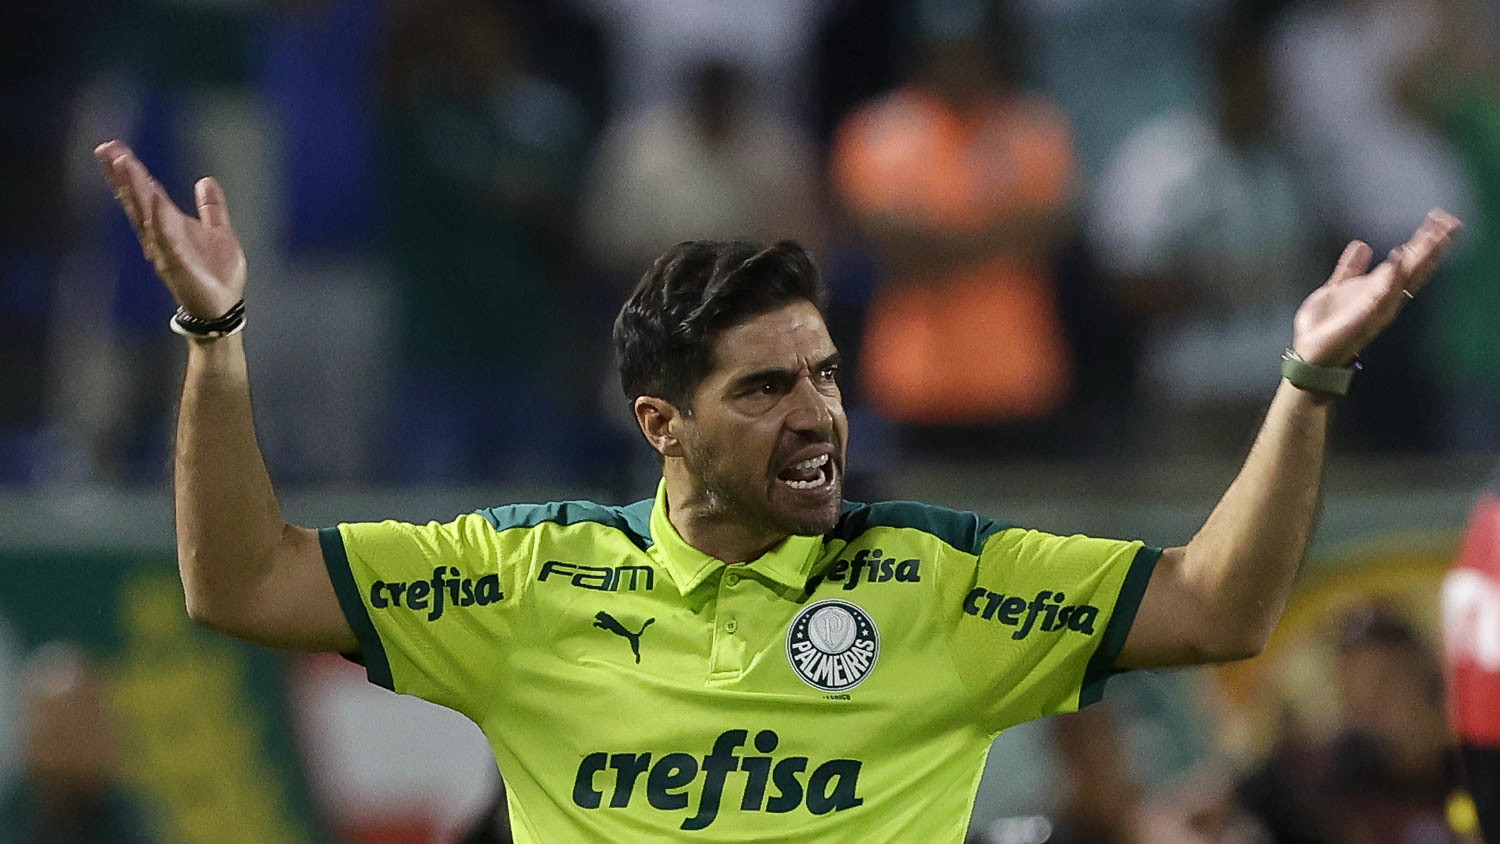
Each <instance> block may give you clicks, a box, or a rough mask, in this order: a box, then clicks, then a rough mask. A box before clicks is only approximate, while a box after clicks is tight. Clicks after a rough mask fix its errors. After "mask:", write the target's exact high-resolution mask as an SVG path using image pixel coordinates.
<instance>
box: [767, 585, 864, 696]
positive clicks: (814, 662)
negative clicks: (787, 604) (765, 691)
mask: <svg viewBox="0 0 1500 844" xmlns="http://www.w3.org/2000/svg"><path fill="white" fill-rule="evenodd" d="M879 656H880V632H879V631H878V630H876V629H875V621H874V619H872V618H870V615H869V613H866V612H865V611H864V610H862V609H860V608H859V607H858V606H856V605H854V604H852V603H850V602H848V601H844V600H840V599H837V598H829V599H826V600H822V601H816V602H814V603H811V604H808V605H807V606H806V607H803V608H802V611H801V612H799V613H797V615H796V617H795V618H793V619H792V624H791V626H790V627H789V628H787V632H786V658H787V661H788V662H790V663H791V665H792V670H793V671H795V672H797V676H798V677H801V678H802V682H804V683H806V684H808V685H809V686H812V687H813V688H815V689H818V690H820V691H825V692H843V691H848V690H849V689H852V688H854V687H855V686H858V685H859V684H860V683H862V682H864V679H865V678H866V677H868V676H870V671H871V670H873V669H874V668H875V660H876V658H878V657H879Z"/></svg>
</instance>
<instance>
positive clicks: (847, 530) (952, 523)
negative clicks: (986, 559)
mask: <svg viewBox="0 0 1500 844" xmlns="http://www.w3.org/2000/svg"><path fill="white" fill-rule="evenodd" d="M877 527H891V528H914V529H916V530H920V531H923V532H925V533H930V534H932V535H933V536H936V537H937V538H939V539H941V540H943V541H944V542H946V543H948V544H949V545H952V546H953V547H954V548H957V549H958V550H960V551H963V552H965V553H969V554H978V553H979V551H980V549H982V548H984V543H985V542H987V541H989V538H990V537H991V536H994V535H995V534H996V533H999V532H1000V531H1002V530H1004V529H1005V528H1007V527H1009V525H1002V524H1000V523H998V522H995V521H994V520H992V519H987V518H985V517H984V516H981V515H979V514H978V513H971V512H969V511H967V510H950V509H948V508H947V507H935V506H933V505H931V504H923V503H922V502H920V501H880V502H876V503H874V504H856V503H853V502H845V504H844V514H843V515H842V516H841V517H839V521H838V524H836V525H834V526H833V530H831V531H829V532H828V533H827V534H825V535H824V536H825V538H826V539H842V540H844V541H846V542H848V541H852V540H853V539H854V538H855V537H857V536H859V535H860V534H862V533H864V532H865V531H867V530H870V529H871V528H877Z"/></svg>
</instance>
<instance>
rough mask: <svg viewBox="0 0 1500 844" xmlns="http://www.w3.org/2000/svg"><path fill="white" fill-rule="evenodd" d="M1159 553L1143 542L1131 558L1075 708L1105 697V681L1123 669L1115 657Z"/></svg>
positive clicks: (1124, 638)
mask: <svg viewBox="0 0 1500 844" xmlns="http://www.w3.org/2000/svg"><path fill="white" fill-rule="evenodd" d="M1160 557H1161V549H1160V548H1156V547H1154V546H1151V545H1143V546H1141V547H1140V548H1139V549H1137V550H1136V552H1135V559H1133V560H1131V561H1130V570H1129V571H1127V572H1126V573H1125V582H1124V583H1122V584H1120V594H1119V596H1118V597H1117V598H1116V599H1115V609H1114V612H1113V613H1111V614H1110V617H1109V625H1108V626H1107V627H1105V628H1104V635H1103V636H1101V637H1100V639H1099V648H1098V649H1097V650H1095V651H1094V656H1093V657H1092V658H1091V659H1089V664H1088V667H1087V668H1085V669H1084V672H1083V686H1082V688H1080V689H1079V691H1078V708H1079V709H1082V708H1083V707H1085V706H1088V705H1089V704H1093V703H1098V702H1099V701H1100V700H1102V699H1103V698H1104V683H1105V681H1107V680H1108V679H1109V678H1110V677H1113V676H1114V675H1116V674H1119V673H1121V672H1122V670H1121V669H1117V668H1115V659H1116V658H1117V657H1119V655H1120V651H1122V650H1124V649H1125V640H1126V639H1127V638H1129V636H1130V626H1131V625H1132V624H1134V623H1135V614H1136V611H1137V610H1139V609H1140V608H1141V598H1143V597H1145V595H1146V584H1148V583H1150V582H1151V571H1152V570H1153V569H1155V568H1156V561H1157V560H1158V559H1159V558H1160Z"/></svg>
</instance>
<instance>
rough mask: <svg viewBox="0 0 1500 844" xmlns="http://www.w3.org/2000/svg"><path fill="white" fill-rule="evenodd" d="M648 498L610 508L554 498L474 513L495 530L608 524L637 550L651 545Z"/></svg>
mask: <svg viewBox="0 0 1500 844" xmlns="http://www.w3.org/2000/svg"><path fill="white" fill-rule="evenodd" d="M653 503H654V502H653V501H652V500H651V499H646V500H644V501H637V502H636V503H634V504H631V505H629V506H626V507H610V506H608V505H604V504H598V503H596V502H593V501H554V502H552V503H549V504H510V505H507V506H504V507H486V508H485V509H483V510H478V511H476V512H478V513H479V515H481V516H483V517H484V518H485V520H486V521H488V522H489V523H490V526H491V527H493V528H494V529H495V530H497V531H499V530H511V529H512V528H533V527H536V526H538V525H542V524H556V525H576V524H580V523H582V522H593V523H595V524H600V525H604V526H605V527H611V528H614V529H615V530H618V531H620V532H621V533H624V534H625V535H626V536H628V537H630V540H631V541H632V542H634V543H635V544H636V547H638V548H640V549H641V550H643V551H644V550H646V549H647V548H650V547H651V505H652V504H653Z"/></svg>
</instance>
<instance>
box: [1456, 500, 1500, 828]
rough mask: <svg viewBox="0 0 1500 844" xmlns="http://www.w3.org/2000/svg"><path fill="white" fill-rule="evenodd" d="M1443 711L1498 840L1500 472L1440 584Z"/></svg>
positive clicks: (1482, 815) (1483, 818)
mask: <svg viewBox="0 0 1500 844" xmlns="http://www.w3.org/2000/svg"><path fill="white" fill-rule="evenodd" d="M1443 645H1444V651H1445V653H1444V656H1445V659H1446V661H1447V668H1448V706H1449V712H1450V715H1451V717H1452V719H1453V724H1454V726H1455V727H1456V728H1457V730H1458V737H1459V742H1460V747H1461V752H1462V755H1463V766H1464V776H1465V779H1466V781H1467V783H1466V784H1467V785H1468V788H1469V792H1470V794H1471V795H1472V796H1473V798H1474V803H1475V806H1476V808H1477V809H1478V812H1479V823H1480V826H1481V828H1482V829H1483V831H1484V834H1485V837H1486V839H1487V840H1491V841H1500V473H1497V474H1496V476H1495V478H1494V480H1492V481H1491V482H1490V486H1489V489H1487V490H1486V491H1485V492H1484V494H1483V495H1481V496H1480V498H1479V501H1478V503H1477V504H1476V505H1475V506H1474V514H1473V516H1472V517H1471V518H1470V521H1469V531H1468V535H1467V536H1465V537H1464V543H1463V548H1462V550H1461V551H1460V552H1459V556H1458V560H1457V561H1456V562H1455V563H1454V566H1453V570H1452V571H1451V572H1449V574H1448V578H1447V580H1446V581H1445V582H1444V584H1443Z"/></svg>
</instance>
